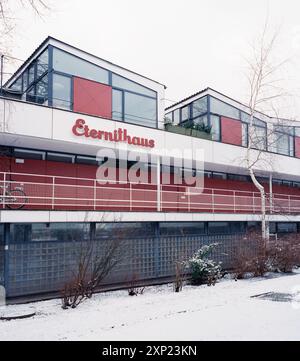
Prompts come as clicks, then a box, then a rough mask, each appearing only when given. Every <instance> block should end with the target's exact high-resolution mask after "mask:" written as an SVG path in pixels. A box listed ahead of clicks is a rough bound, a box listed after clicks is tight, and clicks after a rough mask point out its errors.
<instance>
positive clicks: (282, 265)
mask: <svg viewBox="0 0 300 361" xmlns="http://www.w3.org/2000/svg"><path fill="white" fill-rule="evenodd" d="M272 248H273V255H274V268H275V270H276V271H278V272H284V273H290V272H292V271H293V269H294V268H295V267H296V266H299V265H300V234H297V233H289V234H287V235H282V236H281V237H280V238H279V239H278V241H277V242H275V243H274V244H273V247H272Z"/></svg>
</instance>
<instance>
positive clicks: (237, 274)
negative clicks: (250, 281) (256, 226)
mask: <svg viewBox="0 0 300 361" xmlns="http://www.w3.org/2000/svg"><path fill="white" fill-rule="evenodd" d="M233 254H234V255H233V263H232V269H233V275H234V278H235V279H236V280H237V279H243V278H245V277H246V276H247V275H251V276H253V277H263V276H264V275H265V274H266V273H267V272H269V271H271V270H272V263H273V262H272V259H271V256H270V249H269V248H268V247H267V245H266V242H265V240H263V239H262V237H261V235H260V233H258V232H255V231H254V232H248V233H247V234H246V235H245V236H244V237H243V238H242V239H238V241H237V244H236V247H235V249H234V251H233Z"/></svg>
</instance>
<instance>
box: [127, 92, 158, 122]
mask: <svg viewBox="0 0 300 361" xmlns="http://www.w3.org/2000/svg"><path fill="white" fill-rule="evenodd" d="M156 119H157V116H156V99H152V98H147V97H144V96H142V95H137V94H132V93H127V92H126V93H125V121H127V122H128V123H133V124H141V125H146V126H148V127H152V128H156Z"/></svg>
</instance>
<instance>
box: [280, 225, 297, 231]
mask: <svg viewBox="0 0 300 361" xmlns="http://www.w3.org/2000/svg"><path fill="white" fill-rule="evenodd" d="M277 230H278V232H279V233H281V232H282V233H296V232H297V223H277Z"/></svg>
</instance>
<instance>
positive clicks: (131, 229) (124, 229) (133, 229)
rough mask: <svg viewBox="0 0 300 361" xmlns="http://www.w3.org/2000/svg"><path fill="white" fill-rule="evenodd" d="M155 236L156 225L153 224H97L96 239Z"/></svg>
mask: <svg viewBox="0 0 300 361" xmlns="http://www.w3.org/2000/svg"><path fill="white" fill-rule="evenodd" d="M145 236H147V237H153V236H155V225H154V224H153V223H151V222H146V223H143V222H132V223H124V222H115V223H96V230H95V237H96V239H105V238H107V239H111V240H113V239H114V238H115V239H122V238H123V239H126V238H132V237H145Z"/></svg>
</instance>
